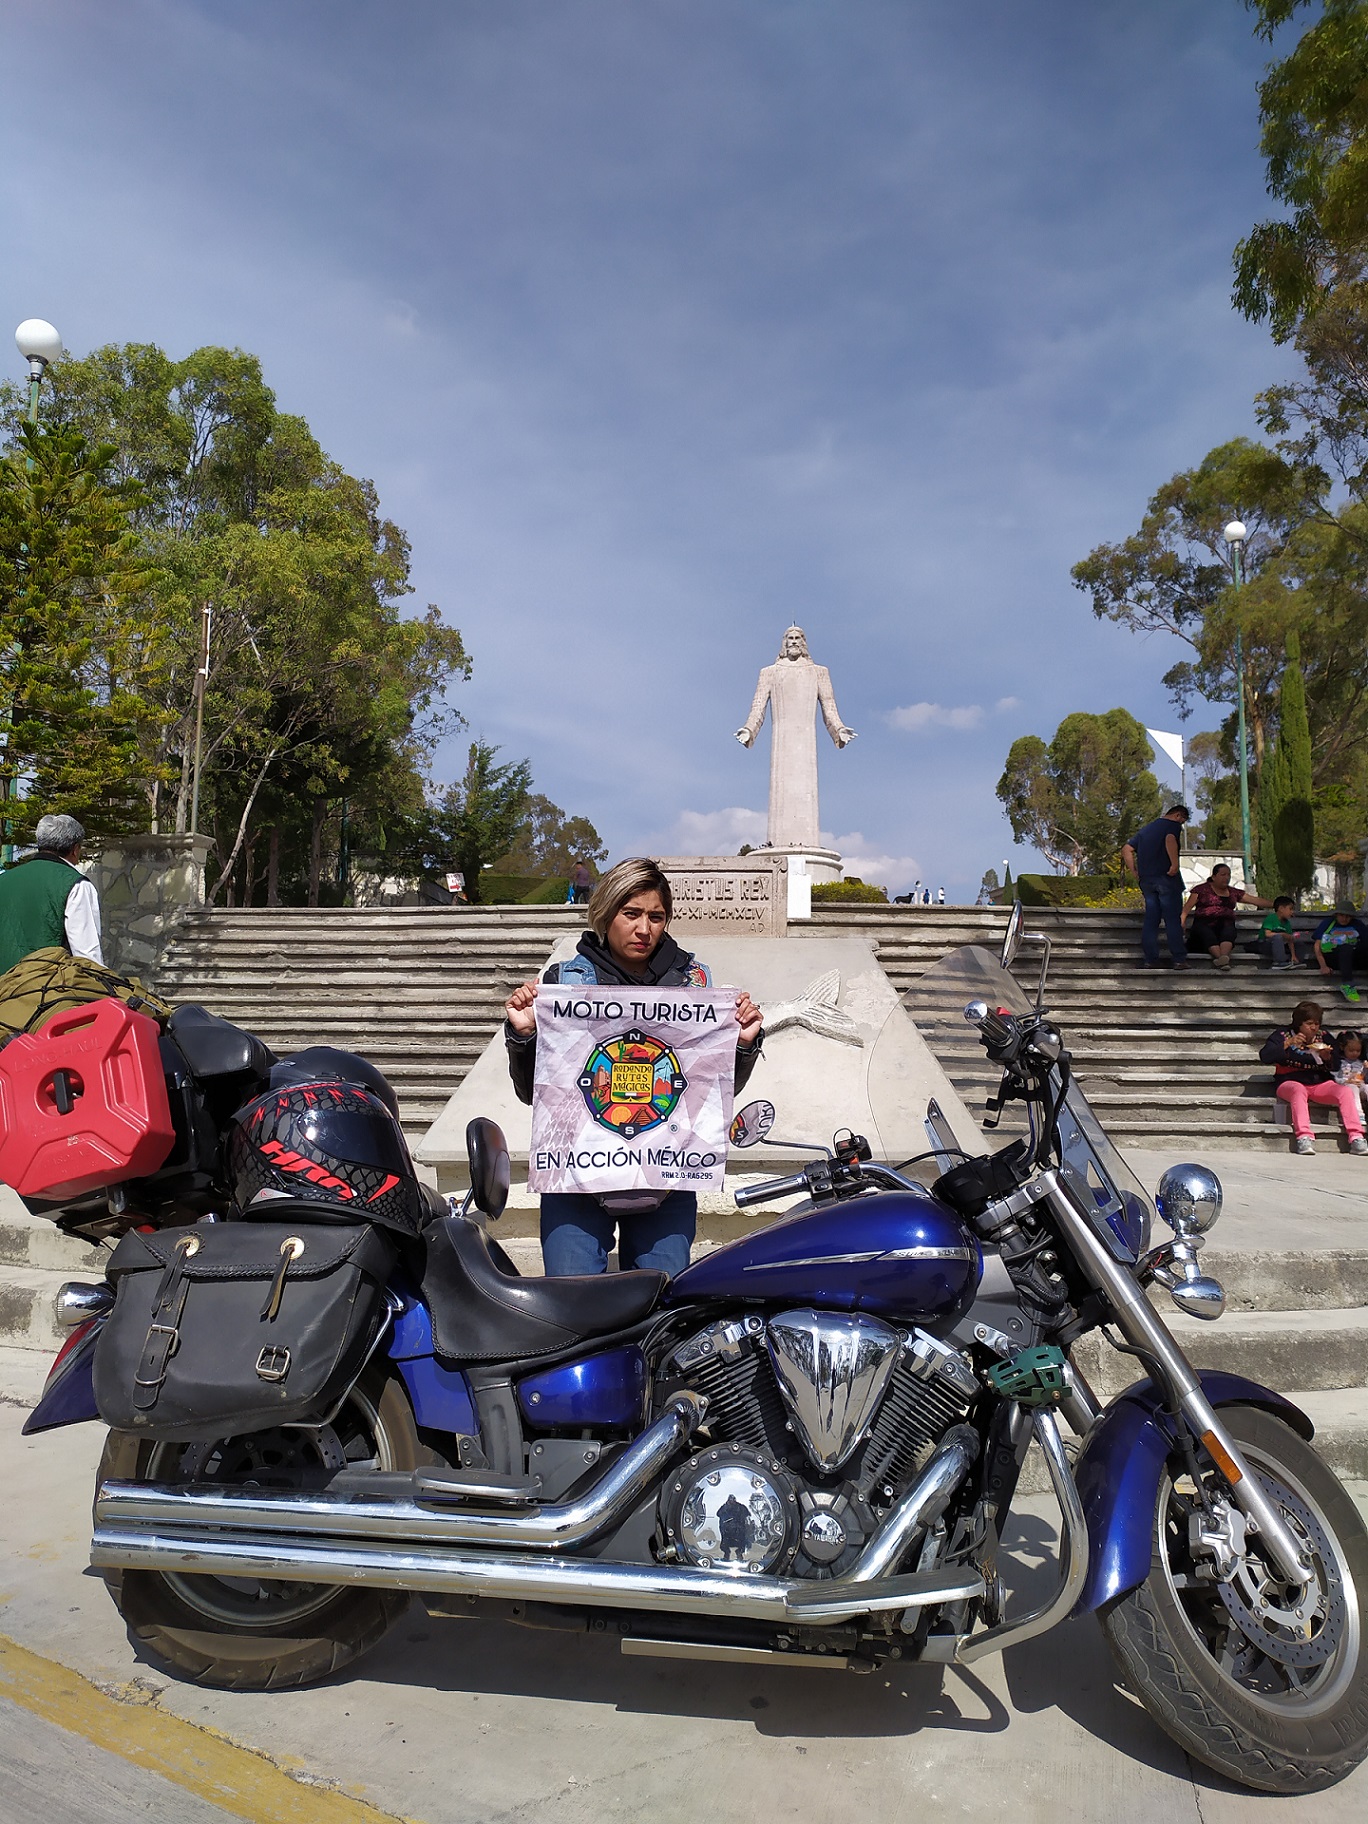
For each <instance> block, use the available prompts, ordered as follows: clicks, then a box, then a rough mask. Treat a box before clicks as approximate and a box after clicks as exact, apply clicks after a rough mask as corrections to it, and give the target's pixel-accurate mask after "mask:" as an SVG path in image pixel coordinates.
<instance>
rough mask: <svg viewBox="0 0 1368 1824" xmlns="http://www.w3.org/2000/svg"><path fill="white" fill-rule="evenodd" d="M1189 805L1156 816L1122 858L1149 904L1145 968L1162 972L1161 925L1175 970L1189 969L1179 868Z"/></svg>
mask: <svg viewBox="0 0 1368 1824" xmlns="http://www.w3.org/2000/svg"><path fill="white" fill-rule="evenodd" d="M1191 814H1192V813H1191V812H1190V811H1189V810H1188V807H1187V806H1186V805H1185V804H1173V805H1170V806H1169V808H1168V810H1166V811H1165V812H1164V814H1163V816H1162V817H1156V818H1155V819H1154V821H1153V822H1152V823H1147V824H1145V826H1144V827H1143V829H1139V830H1137V831H1136V832H1135V834H1134V836H1132V837H1131V839H1130V841H1129V842H1128V843H1126V844H1125V845H1124V847H1123V848H1122V850H1121V859H1122V861H1124V862H1125V864H1126V867H1127V869H1128V870H1129V872H1130V873H1131V874H1133V875H1134V876H1135V878H1136V879H1137V880H1138V881H1139V883H1140V895H1141V897H1142V899H1143V900H1144V902H1145V922H1144V925H1143V927H1142V929H1141V932H1140V948H1141V949H1142V950H1143V951H1144V953H1145V960H1144V963H1143V965H1142V967H1143V968H1146V969H1158V968H1159V967H1160V966H1161V965H1160V962H1159V925H1160V922H1161V921H1162V923H1163V926H1164V929H1165V931H1167V933H1168V945H1169V955H1170V957H1171V958H1172V961H1173V967H1174V968H1175V969H1186V968H1187V966H1188V965H1187V945H1186V944H1185V943H1184V941H1183V876H1182V873H1181V872H1180V870H1179V867H1178V835H1179V832H1180V831H1181V829H1182V827H1183V825H1184V824H1185V823H1186V822H1187V820H1188V818H1189V817H1190V816H1191Z"/></svg>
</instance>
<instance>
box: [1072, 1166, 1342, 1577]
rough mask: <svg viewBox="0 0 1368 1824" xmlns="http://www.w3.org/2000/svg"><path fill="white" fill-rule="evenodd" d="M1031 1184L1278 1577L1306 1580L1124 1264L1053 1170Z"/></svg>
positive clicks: (1294, 1549) (1284, 1528)
mask: <svg viewBox="0 0 1368 1824" xmlns="http://www.w3.org/2000/svg"><path fill="white" fill-rule="evenodd" d="M1036 1187H1037V1188H1038V1190H1039V1191H1040V1192H1042V1193H1044V1195H1045V1197H1046V1198H1047V1200H1048V1202H1049V1205H1050V1208H1051V1210H1052V1211H1053V1212H1054V1215H1055V1217H1056V1219H1057V1220H1058V1222H1059V1225H1060V1227H1061V1228H1062V1229H1063V1231H1064V1233H1065V1235H1066V1236H1067V1237H1068V1239H1069V1242H1070V1244H1071V1245H1072V1247H1073V1250H1074V1253H1075V1255H1076V1256H1077V1258H1078V1260H1079V1263H1080V1264H1081V1265H1082V1267H1083V1269H1084V1271H1085V1272H1086V1273H1087V1274H1088V1276H1089V1278H1090V1279H1091V1280H1092V1281H1093V1283H1094V1284H1095V1285H1096V1286H1098V1287H1099V1288H1100V1289H1101V1290H1102V1291H1103V1292H1105V1293H1106V1295H1107V1297H1108V1298H1109V1299H1110V1301H1111V1303H1112V1306H1113V1308H1114V1310H1115V1312H1116V1321H1117V1323H1118V1325H1119V1326H1120V1328H1121V1331H1122V1333H1123V1335H1124V1336H1125V1338H1126V1340H1127V1341H1128V1342H1130V1343H1133V1344H1135V1345H1136V1346H1137V1347H1139V1348H1142V1349H1144V1350H1146V1351H1147V1352H1148V1353H1149V1354H1150V1355H1152V1356H1154V1357H1155V1359H1156V1360H1157V1361H1158V1363H1159V1366H1160V1367H1161V1369H1162V1370H1163V1373H1164V1376H1165V1378H1166V1379H1167V1381H1168V1382H1169V1385H1170V1387H1171V1388H1172V1389H1173V1391H1174V1392H1175V1393H1176V1394H1177V1396H1178V1405H1179V1410H1180V1412H1181V1413H1182V1415H1183V1417H1184V1418H1185V1419H1186V1421H1187V1423H1188V1425H1189V1426H1190V1427H1191V1429H1192V1431H1193V1433H1194V1434H1195V1436H1197V1437H1198V1438H1200V1440H1201V1441H1202V1443H1203V1444H1204V1445H1205V1447H1206V1449H1207V1451H1208V1453H1209V1455H1210V1456H1211V1457H1212V1459H1213V1461H1214V1462H1215V1463H1216V1465H1217V1467H1218V1468H1219V1469H1220V1471H1221V1473H1222V1475H1223V1476H1224V1477H1225V1479H1226V1481H1227V1482H1228V1483H1229V1484H1230V1492H1231V1495H1232V1496H1233V1498H1234V1500H1235V1504H1236V1506H1237V1507H1238V1508H1239V1509H1240V1511H1241V1512H1242V1513H1243V1514H1244V1516H1245V1518H1246V1519H1247V1520H1249V1521H1250V1523H1251V1524H1252V1525H1253V1527H1254V1529H1255V1531H1256V1532H1257V1533H1258V1534H1259V1535H1260V1536H1261V1538H1262V1539H1263V1542H1264V1545H1265V1546H1266V1548H1267V1550H1268V1553H1269V1556H1270V1557H1271V1558H1272V1559H1273V1561H1274V1563H1275V1565H1276V1567H1277V1569H1278V1571H1279V1573H1280V1574H1281V1575H1282V1576H1284V1577H1285V1578H1286V1579H1287V1580H1288V1582H1289V1583H1294V1584H1297V1585H1298V1586H1301V1585H1304V1584H1306V1583H1308V1582H1310V1580H1311V1577H1312V1575H1313V1571H1312V1567H1311V1564H1310V1562H1309V1561H1308V1560H1307V1559H1306V1558H1304V1557H1303V1555H1302V1551H1301V1548H1300V1546H1299V1545H1298V1543H1297V1540H1296V1538H1295V1536H1294V1535H1293V1533H1292V1530H1291V1528H1290V1527H1289V1526H1288V1525H1287V1524H1286V1522H1285V1521H1284V1519H1283V1517H1282V1515H1281V1514H1280V1513H1279V1512H1278V1510H1277V1508H1276V1507H1274V1505H1273V1503H1272V1502H1271V1501H1270V1500H1269V1498H1268V1496H1267V1495H1266V1494H1265V1493H1264V1489H1263V1484H1262V1483H1261V1482H1260V1481H1259V1480H1258V1478H1257V1476H1255V1474H1254V1473H1253V1471H1252V1470H1251V1469H1250V1467H1249V1465H1248V1463H1246V1462H1245V1460H1244V1455H1243V1453H1242V1452H1241V1450H1240V1447H1239V1445H1238V1444H1237V1443H1236V1441H1235V1439H1234V1438H1233V1437H1232V1436H1231V1434H1230V1432H1229V1431H1228V1430H1227V1429H1226V1427H1225V1426H1224V1425H1223V1424H1222V1422H1221V1418H1220V1415H1219V1414H1218V1413H1217V1411H1216V1409H1215V1408H1214V1407H1213V1406H1212V1404H1211V1402H1210V1400H1208V1399H1207V1397H1206V1395H1205V1394H1204V1393H1203V1392H1202V1384H1201V1382H1200V1381H1199V1380H1198V1378H1197V1376H1196V1374H1194V1372H1193V1370H1192V1366H1191V1364H1190V1363H1189V1361H1188V1359H1187V1357H1186V1356H1185V1355H1184V1354H1183V1352H1182V1350H1181V1349H1180V1348H1179V1347H1178V1344H1177V1343H1176V1342H1175V1341H1174V1339H1173V1337H1172V1335H1171V1334H1170V1332H1169V1329H1168V1326H1167V1325H1166V1324H1165V1323H1164V1321H1163V1319H1162V1318H1161V1317H1160V1316H1159V1313H1158V1312H1157V1311H1156V1310H1155V1309H1154V1306H1153V1305H1151V1303H1150V1302H1149V1300H1148V1299H1147V1298H1146V1297H1145V1295H1144V1293H1143V1291H1142V1290H1141V1289H1140V1287H1139V1286H1138V1285H1136V1283H1135V1280H1134V1279H1133V1278H1132V1277H1131V1275H1130V1274H1129V1273H1128V1272H1127V1271H1126V1269H1125V1267H1124V1266H1122V1265H1121V1264H1120V1263H1119V1262H1118V1261H1115V1260H1113V1259H1112V1257H1111V1255H1110V1254H1109V1253H1108V1251H1107V1248H1106V1246H1105V1244H1104V1243H1103V1241H1102V1240H1101V1238H1100V1237H1099V1236H1098V1235H1097V1234H1096V1232H1095V1231H1094V1229H1093V1227H1092V1224H1091V1223H1090V1222H1089V1221H1088V1220H1087V1218H1086V1217H1085V1216H1084V1215H1083V1214H1082V1213H1081V1211H1080V1210H1079V1209H1078V1208H1077V1206H1076V1205H1075V1203H1074V1201H1073V1198H1072V1196H1071V1195H1070V1194H1069V1190H1068V1187H1067V1186H1066V1185H1065V1184H1064V1183H1063V1182H1062V1180H1061V1179H1060V1176H1059V1173H1058V1172H1055V1171H1049V1172H1042V1173H1041V1175H1040V1177H1039V1178H1038V1179H1037V1180H1036Z"/></svg>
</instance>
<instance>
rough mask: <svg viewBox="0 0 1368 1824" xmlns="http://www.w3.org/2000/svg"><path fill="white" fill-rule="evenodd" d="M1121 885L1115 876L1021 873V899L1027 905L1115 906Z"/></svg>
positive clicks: (1018, 894) (1019, 890)
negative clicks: (1115, 893) (1114, 895)
mask: <svg viewBox="0 0 1368 1824" xmlns="http://www.w3.org/2000/svg"><path fill="white" fill-rule="evenodd" d="M1120 884H1121V883H1120V882H1119V881H1118V880H1117V879H1116V876H1115V875H1113V874H1018V875H1017V898H1018V899H1020V901H1021V903H1022V905H1023V906H1100V905H1104V904H1105V905H1112V904H1114V903H1116V902H1114V901H1113V900H1112V899H1111V898H1110V895H1111V894H1113V893H1114V892H1115V891H1116V889H1117V887H1118V886H1119V885H1120Z"/></svg>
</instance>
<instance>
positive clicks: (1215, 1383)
mask: <svg viewBox="0 0 1368 1824" xmlns="http://www.w3.org/2000/svg"><path fill="white" fill-rule="evenodd" d="M1198 1379H1199V1380H1200V1381H1201V1383H1202V1391H1203V1393H1205V1395H1206V1397H1207V1399H1208V1400H1210V1402H1211V1404H1212V1405H1213V1406H1216V1407H1221V1406H1259V1407H1262V1408H1263V1410H1264V1411H1265V1412H1271V1413H1273V1414H1274V1415H1275V1417H1277V1418H1280V1419H1282V1420H1283V1421H1284V1423H1285V1424H1287V1425H1290V1426H1291V1427H1292V1429H1293V1431H1295V1432H1297V1433H1298V1434H1299V1435H1300V1436H1301V1437H1303V1438H1306V1439H1310V1438H1311V1436H1312V1435H1313V1433H1314V1430H1315V1427H1314V1426H1313V1425H1312V1423H1311V1421H1310V1419H1308V1418H1307V1416H1306V1414H1305V1413H1304V1412H1302V1411H1301V1410H1300V1408H1299V1407H1296V1406H1294V1405H1293V1404H1292V1402H1291V1401H1290V1400H1285V1399H1284V1398H1283V1396H1282V1395H1281V1394H1280V1393H1274V1392H1273V1390H1272V1389H1271V1388H1269V1387H1260V1386H1259V1385H1258V1383H1257V1382H1255V1381H1247V1380H1245V1378H1244V1376H1243V1375H1239V1374H1220V1373H1216V1372H1204V1371H1199V1373H1198ZM1174 1437H1175V1433H1174V1420H1173V1418H1172V1417H1171V1416H1170V1415H1169V1414H1168V1413H1166V1412H1165V1411H1164V1410H1163V1395H1162V1394H1161V1393H1160V1391H1159V1389H1158V1388H1157V1387H1156V1386H1155V1385H1154V1382H1153V1381H1148V1380H1146V1381H1137V1382H1136V1383H1135V1385H1134V1386H1133V1387H1128V1388H1127V1389H1126V1391H1125V1392H1124V1393H1121V1394H1118V1395H1117V1397H1116V1399H1115V1400H1113V1401H1112V1403H1111V1405H1110V1406H1109V1407H1108V1408H1107V1410H1106V1411H1105V1412H1104V1413H1103V1414H1102V1417H1101V1418H1100V1419H1099V1420H1098V1421H1097V1423H1096V1424H1095V1425H1094V1426H1093V1428H1092V1430H1091V1431H1090V1432H1089V1433H1088V1436H1087V1440H1086V1442H1085V1443H1084V1446H1083V1449H1082V1452H1081V1454H1080V1455H1079V1459H1078V1466H1077V1468H1076V1470H1075V1472H1074V1479H1075V1481H1076V1482H1077V1484H1078V1495H1079V1500H1080V1501H1081V1502H1082V1505H1083V1516H1084V1519H1085V1520H1086V1522H1087V1527H1088V1547H1089V1552H1088V1575H1087V1579H1086V1581H1085V1583H1084V1585H1083V1591H1082V1594H1081V1595H1080V1596H1079V1598H1078V1602H1077V1604H1076V1606H1075V1608H1074V1611H1073V1612H1074V1614H1075V1615H1087V1614H1090V1613H1091V1612H1092V1611H1093V1610H1094V1609H1100V1608H1101V1607H1102V1606H1103V1605H1104V1604H1105V1603H1108V1602H1113V1601H1114V1600H1115V1599H1116V1598H1117V1597H1118V1596H1124V1595H1126V1593H1127V1592H1128V1591H1130V1590H1134V1589H1138V1588H1139V1586H1140V1585H1141V1584H1142V1583H1143V1582H1144V1581H1145V1579H1146V1577H1148V1576H1149V1572H1150V1559H1151V1556H1152V1553H1153V1549H1154V1509H1155V1503H1156V1502H1157V1500H1158V1498H1159V1478H1160V1476H1161V1475H1162V1474H1163V1470H1164V1464H1165V1462H1166V1461H1167V1459H1168V1456H1169V1453H1170V1451H1171V1450H1172V1449H1173V1444H1174Z"/></svg>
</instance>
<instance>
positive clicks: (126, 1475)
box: [97, 1374, 429, 1691]
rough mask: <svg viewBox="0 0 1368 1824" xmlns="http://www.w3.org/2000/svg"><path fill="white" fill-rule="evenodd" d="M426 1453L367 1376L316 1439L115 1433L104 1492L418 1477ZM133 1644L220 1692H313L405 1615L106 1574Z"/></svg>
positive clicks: (248, 1587)
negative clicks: (352, 1474)
mask: <svg viewBox="0 0 1368 1824" xmlns="http://www.w3.org/2000/svg"><path fill="white" fill-rule="evenodd" d="M428 1455H429V1453H427V1452H426V1451H425V1450H424V1448H423V1446H422V1444H421V1442H420V1440H419V1438H418V1434H417V1431H416V1430H415V1428H414V1424H413V1415H412V1413H411V1411H410V1409H409V1403H408V1400H407V1399H406V1398H405V1396H404V1393H403V1390H402V1389H401V1388H400V1387H399V1386H398V1384H397V1383H396V1382H395V1381H393V1380H392V1379H386V1378H384V1377H383V1376H380V1375H371V1374H367V1375H364V1376H363V1377H362V1379H361V1380H360V1381H359V1382H358V1383H357V1385H356V1386H355V1387H354V1388H353V1389H352V1391H351V1393H350V1394H349V1395H348V1398H347V1402H346V1404H345V1405H344V1407H343V1409H342V1411H341V1412H340V1413H339V1414H338V1416H337V1418H336V1420H335V1421H334V1423H333V1424H332V1425H331V1426H329V1427H327V1428H325V1429H324V1430H323V1431H321V1432H319V1433H308V1432H298V1431H292V1432H284V1431H267V1432H259V1433H255V1434H253V1435H251V1436H248V1437H242V1438H230V1439H226V1440H225V1441H224V1442H223V1443H221V1444H215V1445H212V1446H206V1445H176V1444H156V1443H153V1442H151V1441H150V1440H148V1439H146V1438H139V1437H135V1436H133V1435H132V1434H131V1433H128V1432H120V1431H112V1432H110V1434H109V1437H108V1440H107V1441H106V1444H105V1448H104V1454H103V1456H102V1457H101V1459H100V1467H99V1471H98V1476H97V1486H98V1484H99V1482H103V1481H105V1480H107V1479H108V1480H117V1481H124V1482H138V1481H142V1482H175V1481H178V1480H191V1479H202V1478H204V1477H205V1476H206V1475H208V1476H209V1477H210V1478H211V1479H214V1480H219V1481H224V1482H233V1481H242V1480H245V1479H247V1478H248V1477H249V1476H250V1478H251V1479H252V1480H253V1481H255V1482H257V1483H259V1484H260V1485H261V1486H263V1487H277V1488H281V1487H284V1488H291V1487H292V1488H299V1487H306V1486H309V1485H311V1484H313V1485H317V1484H319V1483H321V1482H323V1481H324V1480H326V1478H327V1476H328V1475H329V1474H330V1473H331V1472H332V1471H333V1470H335V1469H338V1468H340V1467H342V1465H343V1464H344V1463H345V1465H346V1466H347V1467H349V1468H363V1467H366V1466H370V1467H373V1468H375V1469H384V1470H391V1469H393V1470H405V1469H415V1468H417V1467H418V1465H419V1463H420V1462H422V1461H425V1460H427V1457H428ZM104 1578H105V1583H106V1585H107V1587H108V1589H109V1593H110V1595H111V1596H112V1597H113V1598H114V1603H115V1606H116V1607H117V1608H118V1610H119V1613H120V1614H121V1615H122V1616H123V1618H124V1621H125V1622H126V1623H127V1625H128V1632H129V1635H130V1637H131V1638H132V1639H133V1641H134V1642H136V1644H137V1645H138V1647H140V1648H141V1649H142V1650H143V1651H145V1652H146V1653H147V1654H148V1656H149V1657H150V1658H152V1659H154V1660H156V1661H158V1662H160V1663H161V1664H162V1665H164V1666H165V1667H166V1668H167V1669H168V1670H169V1671H171V1672H173V1673H174V1674H176V1676H178V1677H180V1678H184V1679H188V1680H190V1681H191V1682H192V1683H194V1684H199V1685H211V1686H213V1687H215V1688H216V1689H219V1690H224V1691H283V1690H291V1689H294V1688H297V1687H299V1686H301V1685H310V1684H314V1683H316V1682H317V1680H319V1679H321V1678H326V1677H327V1676H328V1675H329V1674H330V1673H332V1672H338V1671H340V1670H341V1669H342V1667H344V1666H347V1665H350V1664H351V1663H352V1662H353V1661H354V1660H356V1659H359V1658H360V1657H361V1655H362V1654H363V1653H366V1652H369V1650H370V1649H371V1648H372V1647H374V1646H377V1645H378V1644H379V1642H380V1641H381V1640H382V1639H383V1638H384V1636H385V1635H386V1634H387V1633H388V1632H389V1630H390V1628H391V1627H392V1626H393V1625H394V1623H395V1622H396V1621H397V1620H398V1619H399V1617H400V1616H401V1615H402V1614H403V1613H404V1611H405V1609H406V1608H407V1607H408V1605H409V1601H410V1597H409V1595H408V1592H407V1591H402V1590H372V1589H362V1588H357V1587H353V1586H351V1585H348V1584H305V1583H300V1584H287V1583H282V1582H279V1581H277V1580H273V1579H271V1580H268V1579H260V1580H257V1579H247V1578H222V1577H207V1576H182V1575H179V1574H177V1573H173V1572H168V1571H118V1570H114V1571H106V1572H105V1573H104Z"/></svg>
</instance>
